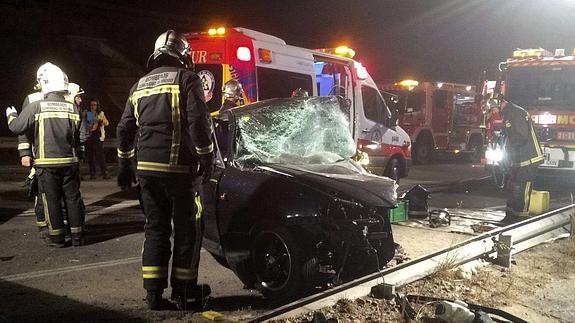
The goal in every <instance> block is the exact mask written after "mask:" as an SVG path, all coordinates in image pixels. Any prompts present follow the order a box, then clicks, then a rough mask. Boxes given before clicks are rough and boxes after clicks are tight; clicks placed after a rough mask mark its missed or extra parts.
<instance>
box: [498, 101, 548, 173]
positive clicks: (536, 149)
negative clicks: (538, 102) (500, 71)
mask: <svg viewBox="0 0 575 323" xmlns="http://www.w3.org/2000/svg"><path fill="white" fill-rule="evenodd" d="M505 104H506V106H505V107H504V108H503V109H502V112H503V124H504V126H505V133H506V135H507V137H508V140H507V147H506V148H507V152H508V153H509V154H510V158H511V162H512V164H513V166H515V167H525V166H529V165H532V164H537V165H538V164H541V163H543V159H544V157H543V153H542V151H541V145H540V144H539V141H538V140H537V134H536V133H535V128H534V127H533V122H532V121H531V118H530V117H529V114H528V113H527V111H525V110H524V109H523V108H521V107H519V106H517V105H515V104H513V103H510V102H507V103H505Z"/></svg>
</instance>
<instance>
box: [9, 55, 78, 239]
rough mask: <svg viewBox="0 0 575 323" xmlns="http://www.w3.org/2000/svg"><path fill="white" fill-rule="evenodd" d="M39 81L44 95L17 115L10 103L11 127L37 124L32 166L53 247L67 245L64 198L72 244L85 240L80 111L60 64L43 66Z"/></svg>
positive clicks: (21, 129) (21, 128) (20, 129)
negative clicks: (68, 98) (70, 99)
mask: <svg viewBox="0 0 575 323" xmlns="http://www.w3.org/2000/svg"><path fill="white" fill-rule="evenodd" d="M37 77H38V82H39V83H40V84H41V91H42V94H43V99H42V100H40V101H36V102H32V103H29V104H28V105H27V106H26V107H24V108H23V109H22V113H21V114H20V116H18V114H17V112H16V109H14V107H10V108H8V109H6V116H7V118H8V127H9V128H10V130H11V131H12V132H14V133H15V134H18V135H20V134H24V133H26V132H27V131H29V129H33V130H34V132H33V133H34V140H33V142H34V145H33V150H34V153H33V155H34V157H35V159H34V167H35V169H36V176H37V177H38V186H39V187H38V189H39V194H40V195H41V203H42V204H43V208H44V214H45V217H46V223H47V225H48V233H49V236H50V237H49V239H47V242H48V244H49V245H50V246H53V247H64V246H66V238H65V235H66V229H65V226H64V217H63V214H62V208H61V204H60V203H61V200H62V199H64V200H65V203H66V208H67V211H68V218H69V225H70V230H71V236H72V237H71V238H72V239H71V240H72V245H74V246H81V245H83V244H84V232H83V228H84V209H83V207H82V205H83V203H82V198H81V196H80V177H79V165H78V157H77V156H76V151H75V148H76V147H77V146H79V145H80V140H81V139H80V138H85V137H86V135H81V134H80V128H81V127H80V114H79V111H78V109H77V108H76V107H75V106H74V105H73V104H72V103H70V102H68V101H66V99H65V98H64V95H66V94H67V92H68V77H67V76H66V74H65V73H64V72H63V71H62V70H61V69H60V68H59V67H57V66H56V65H53V64H51V63H46V64H44V65H42V66H40V68H39V70H38V73H37Z"/></svg>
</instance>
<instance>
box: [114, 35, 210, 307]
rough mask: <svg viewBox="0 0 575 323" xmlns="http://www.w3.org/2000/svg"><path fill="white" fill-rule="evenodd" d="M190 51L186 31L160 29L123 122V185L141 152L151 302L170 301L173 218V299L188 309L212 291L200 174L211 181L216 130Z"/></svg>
mask: <svg viewBox="0 0 575 323" xmlns="http://www.w3.org/2000/svg"><path fill="white" fill-rule="evenodd" d="M190 51H191V49H190V48H189V45H188V42H187V40H186V38H185V37H184V36H183V35H181V34H179V33H176V32H174V31H173V30H168V31H166V32H165V33H163V34H162V35H160V36H159V37H158V39H157V40H156V44H155V48H154V53H153V54H152V55H151V56H150V58H149V60H148V70H149V72H148V74H147V75H145V76H144V77H142V78H141V79H140V80H139V81H138V82H137V83H136V84H134V86H133V87H132V89H131V91H130V96H129V98H128V100H127V102H126V107H125V110H124V113H123V115H122V118H121V120H120V122H119V123H118V127H117V136H118V143H119V147H118V158H119V163H120V172H119V174H118V185H119V186H120V187H123V188H125V187H128V186H130V185H131V184H132V183H134V182H135V177H134V169H133V167H132V162H131V160H132V159H133V157H134V155H137V158H136V159H137V166H136V171H137V174H138V182H139V186H140V203H141V207H142V210H143V212H144V214H145V216H146V225H145V241H144V250H143V255H142V273H143V280H144V289H146V291H147V296H146V300H147V303H148V307H149V308H150V309H163V308H165V306H166V305H168V302H167V301H166V300H164V299H163V298H162V293H163V290H164V289H165V288H166V287H167V285H168V273H169V270H168V264H169V262H170V255H171V244H170V236H171V233H172V226H171V223H172V220H173V223H174V231H175V234H174V248H173V259H172V268H171V274H170V275H169V276H170V282H171V286H172V294H171V298H172V300H174V301H175V302H176V304H177V305H179V306H181V307H183V308H184V309H185V308H186V306H187V305H191V304H192V303H195V302H201V301H202V300H203V297H204V296H207V295H208V294H209V292H210V290H209V286H207V285H198V284H197V281H198V266H199V261H200V248H201V241H202V233H203V221H202V205H201V201H200V197H199V187H197V185H194V182H195V181H196V179H198V178H201V180H202V181H203V182H206V181H207V180H209V177H210V175H211V172H212V167H213V165H212V163H213V143H212V130H211V119H210V115H209V112H208V107H207V105H206V103H205V99H204V94H203V90H202V86H201V81H200V79H199V77H198V76H197V75H196V74H195V73H194V72H192V70H193V63H192V62H191V60H190ZM136 134H138V136H137V143H136V145H137V149H138V151H137V154H135V151H134V138H136ZM198 166H199V168H198Z"/></svg>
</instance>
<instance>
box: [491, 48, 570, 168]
mask: <svg viewBox="0 0 575 323" xmlns="http://www.w3.org/2000/svg"><path fill="white" fill-rule="evenodd" d="M499 70H500V71H501V72H502V74H501V77H500V80H499V81H498V82H497V85H496V86H494V88H495V91H500V93H502V94H503V95H505V96H506V98H507V99H508V100H509V101H511V102H513V103H515V104H517V105H519V106H521V107H522V108H524V109H525V110H527V112H529V115H530V116H531V118H532V120H533V123H534V125H535V128H536V132H537V137H538V139H539V142H540V143H541V146H542V151H543V154H544V156H545V162H544V163H543V164H542V165H541V166H540V167H539V170H540V172H541V173H543V174H546V175H558V176H562V175H564V173H563V172H561V171H567V170H571V171H573V170H575V166H574V163H573V162H574V161H575V51H574V52H573V53H572V54H571V55H565V50H564V49H557V50H556V51H555V53H551V52H549V51H547V50H545V49H542V48H537V49H519V50H516V51H514V52H513V57H510V58H508V59H507V60H506V61H505V62H502V63H500V65H499ZM487 88H488V87H487ZM494 119H495V120H492V122H491V125H492V128H493V132H497V130H498V129H497V128H498V127H501V120H500V119H499V120H498V119H497V118H494ZM486 157H487V159H488V160H487V163H488V164H489V163H490V160H489V159H493V158H490V157H492V156H486ZM570 174H573V173H570Z"/></svg>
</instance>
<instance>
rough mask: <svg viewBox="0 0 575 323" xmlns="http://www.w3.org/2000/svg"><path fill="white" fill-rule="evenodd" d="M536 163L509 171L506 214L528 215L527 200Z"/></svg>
mask: <svg viewBox="0 0 575 323" xmlns="http://www.w3.org/2000/svg"><path fill="white" fill-rule="evenodd" d="M537 167H538V165H529V166H524V167H518V168H515V169H513V170H512V171H511V176H510V179H509V183H508V192H507V194H508V196H507V212H506V213H507V215H519V216H528V215H529V202H530V199H531V192H532V191H533V183H534V182H535V178H536V177H537Z"/></svg>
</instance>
